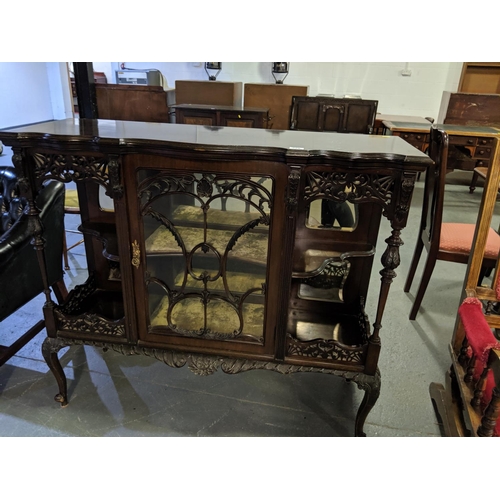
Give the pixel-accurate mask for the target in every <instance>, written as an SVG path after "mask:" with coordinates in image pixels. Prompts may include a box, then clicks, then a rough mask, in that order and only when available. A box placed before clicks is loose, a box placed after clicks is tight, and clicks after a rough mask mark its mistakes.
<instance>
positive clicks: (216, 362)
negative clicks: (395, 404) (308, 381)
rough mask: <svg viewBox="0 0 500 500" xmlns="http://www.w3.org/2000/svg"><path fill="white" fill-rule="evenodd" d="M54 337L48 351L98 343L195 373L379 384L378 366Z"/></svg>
mask: <svg viewBox="0 0 500 500" xmlns="http://www.w3.org/2000/svg"><path fill="white" fill-rule="evenodd" d="M51 340H55V342H56V343H57V346H54V345H52V344H51V345H50V349H51V352H57V351H59V350H60V349H62V348H63V347H67V346H71V345H90V346H94V347H100V348H102V349H104V350H107V349H112V350H113V351H115V352H118V353H120V354H123V355H126V356H130V355H145V356H149V357H152V358H155V359H157V360H158V361H162V362H164V363H165V364H166V365H168V366H170V367H172V368H182V367H183V366H185V365H186V364H187V366H188V368H189V369H190V371H192V372H193V373H194V374H195V375H203V376H206V375H211V374H213V373H215V372H216V371H217V370H218V369H221V370H222V371H223V372H224V373H227V374H229V375H235V374H237V373H243V372H247V371H251V370H269V371H273V372H277V373H281V374H282V375H289V374H292V373H300V372H302V373H305V372H307V373H325V374H330V375H336V376H340V377H343V378H345V379H346V380H351V381H353V382H355V383H356V384H357V385H358V387H359V388H360V389H363V390H367V389H372V390H373V389H378V388H379V387H380V372H379V371H378V370H377V371H376V373H375V374H374V375H366V374H364V373H360V372H352V371H346V370H336V369H331V368H321V367H317V366H304V365H292V364H288V363H280V362H278V361H264V360H252V359H245V358H230V357H226V356H217V355H210V354H194V353H187V352H183V351H174V350H169V349H156V348H155V349H153V348H149V347H138V346H135V345H130V344H116V343H107V342H96V341H90V340H80V339H67V338H59V339H57V340H56V339H51Z"/></svg>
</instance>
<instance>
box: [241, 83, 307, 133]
mask: <svg viewBox="0 0 500 500" xmlns="http://www.w3.org/2000/svg"><path fill="white" fill-rule="evenodd" d="M308 91H309V87H307V86H305V85H284V84H279V85H277V84H275V83H245V87H244V101H243V102H244V106H245V108H252V107H255V108H268V109H269V122H268V125H267V128H271V129H273V130H288V128H289V126H290V112H291V109H292V98H293V96H296V95H297V96H306V95H307V93H308Z"/></svg>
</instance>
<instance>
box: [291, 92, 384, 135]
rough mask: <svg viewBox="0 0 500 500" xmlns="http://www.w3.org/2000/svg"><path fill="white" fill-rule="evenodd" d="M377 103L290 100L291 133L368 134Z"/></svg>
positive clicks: (309, 99)
mask: <svg viewBox="0 0 500 500" xmlns="http://www.w3.org/2000/svg"><path fill="white" fill-rule="evenodd" d="M377 105H378V101H371V100H367V99H337V98H335V97H298V96H295V97H294V98H293V99H292V116H291V118H290V129H291V130H313V131H318V132H341V133H355V134H371V133H372V131H373V127H374V123H375V115H376V114H377Z"/></svg>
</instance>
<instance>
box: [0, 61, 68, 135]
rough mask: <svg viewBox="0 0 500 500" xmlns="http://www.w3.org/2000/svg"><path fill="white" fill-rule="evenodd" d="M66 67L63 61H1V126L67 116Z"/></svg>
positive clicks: (12, 125)
mask: <svg viewBox="0 0 500 500" xmlns="http://www.w3.org/2000/svg"><path fill="white" fill-rule="evenodd" d="M65 68H66V65H65V63H45V62H32V63H28V62H22V63H21V62H6V63H0V128H6V127H14V126H17V125H24V124H27V123H34V122H40V121H46V120H53V119H54V118H65V117H66V116H68V109H67V108H68V107H69V112H71V107H70V106H68V105H69V89H68V83H67V76H66V73H65V71H66V70H65Z"/></svg>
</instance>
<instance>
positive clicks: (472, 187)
mask: <svg viewBox="0 0 500 500" xmlns="http://www.w3.org/2000/svg"><path fill="white" fill-rule="evenodd" d="M478 177H479V176H478V173H477V172H474V173H473V174H472V180H471V181H470V186H469V193H473V192H474V191H475V189H476V184H477V178H478Z"/></svg>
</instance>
